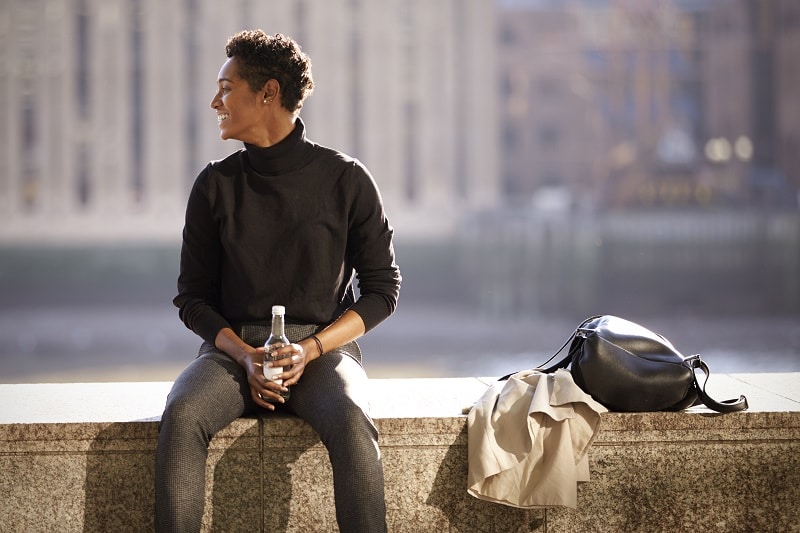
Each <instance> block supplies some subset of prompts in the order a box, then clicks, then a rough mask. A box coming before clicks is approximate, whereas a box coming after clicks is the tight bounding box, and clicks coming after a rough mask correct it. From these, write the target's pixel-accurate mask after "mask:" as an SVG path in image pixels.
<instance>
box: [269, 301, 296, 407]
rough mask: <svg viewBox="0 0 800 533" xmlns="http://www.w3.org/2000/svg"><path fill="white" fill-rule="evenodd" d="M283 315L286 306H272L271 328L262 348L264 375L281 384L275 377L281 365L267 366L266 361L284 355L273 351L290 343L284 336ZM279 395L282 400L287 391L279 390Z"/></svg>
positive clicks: (280, 369)
mask: <svg viewBox="0 0 800 533" xmlns="http://www.w3.org/2000/svg"><path fill="white" fill-rule="evenodd" d="M285 315H286V308H285V307H284V306H282V305H273V306H272V330H271V331H270V334H269V338H268V339H267V342H265V343H264V350H265V351H266V353H265V354H264V377H265V378H267V379H268V380H270V381H274V382H275V383H277V384H278V385H281V384H282V383H283V380H281V379H275V376H277V375H278V374H280V373H281V372H283V367H281V366H277V367H268V366H267V363H268V362H270V361H277V360H278V359H282V358H284V357H285V356H283V355H275V351H276V350H277V349H278V348H282V347H284V346H286V345H287V344H290V343H289V339H288V338H287V337H286V333H285V332H284V325H283V319H284V316H285ZM280 395H281V396H282V397H283V399H284V400H288V399H289V391H286V392H281V393H280Z"/></svg>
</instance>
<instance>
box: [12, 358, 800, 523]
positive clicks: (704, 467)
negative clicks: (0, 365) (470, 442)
mask: <svg viewBox="0 0 800 533" xmlns="http://www.w3.org/2000/svg"><path fill="white" fill-rule="evenodd" d="M491 380H492V378H456V379H398V380H391V379H381V380H372V382H371V384H372V387H373V398H374V403H373V409H372V414H373V417H374V418H375V420H376V424H377V425H378V429H379V430H380V432H381V446H382V452H383V454H384V469H385V475H386V498H387V506H388V521H389V527H390V531H393V532H414V533H417V532H425V531H436V532H440V531H462V532H475V531H497V532H512V531H513V532H534V531H536V532H556V531H559V532H561V531H564V532H566V531H569V532H576V531H682V530H706V531H726V532H728V531H798V530H800V526H798V524H800V507H798V506H797V503H796V502H798V501H800V374H797V373H794V374H749V375H739V374H737V375H715V376H713V377H712V378H711V381H710V383H709V392H710V393H711V394H712V396H714V397H719V398H728V397H733V396H736V395H738V394H746V395H747V396H748V399H749V401H750V410H749V411H747V412H744V413H736V414H730V415H717V414H714V413H712V412H710V411H708V410H705V409H690V410H687V411H684V412H680V413H636V414H630V413H629V414H625V413H609V414H607V415H605V416H604V417H603V426H602V430H601V433H600V434H599V435H598V438H597V439H596V441H595V443H594V445H593V447H592V449H591V451H590V467H591V476H592V479H591V481H590V482H588V483H586V484H582V485H581V486H580V488H579V495H578V508H577V509H574V510H572V509H562V508H556V509H537V510H519V509H514V508H510V507H504V506H501V505H498V504H493V503H489V502H483V501H480V500H477V499H475V498H472V497H471V496H469V495H467V494H466V487H465V485H466V475H467V434H466V417H465V416H464V415H463V414H461V413H462V409H463V408H464V407H467V406H469V405H471V404H472V403H473V402H474V401H475V400H477V398H479V397H480V395H481V394H482V393H483V391H484V390H485V388H486V386H487V384H488V383H489V382H490V381H491ZM170 386H171V384H170V383H85V384H36V385H0V517H2V525H0V530H3V531H26V532H28V531H152V508H153V489H152V485H153V474H154V472H153V470H154V465H153V463H154V458H153V456H154V451H155V441H156V434H157V422H158V417H159V416H160V414H161V411H162V409H163V405H164V398H165V397H166V394H167V392H168V390H169V387H170ZM206 491H207V496H206V497H207V505H206V517H205V524H206V528H205V529H206V531H226V532H230V531H245V530H247V531H253V530H260V531H297V532H308V531H335V530H336V527H335V518H334V511H333V488H332V482H331V473H330V464H329V462H328V459H327V453H326V451H325V448H324V447H323V446H322V445H321V444H320V442H319V439H318V438H317V436H316V434H315V433H314V432H313V430H311V429H310V428H309V427H308V426H307V425H306V424H304V423H303V422H301V421H300V420H299V419H297V418H293V417H288V416H272V415H266V416H264V417H261V418H249V419H239V420H237V421H236V422H234V423H233V424H231V426H229V427H228V428H226V429H225V430H223V431H221V432H220V433H219V434H217V436H216V437H215V438H214V439H213V441H212V444H211V447H210V450H209V458H208V475H207V480H206Z"/></svg>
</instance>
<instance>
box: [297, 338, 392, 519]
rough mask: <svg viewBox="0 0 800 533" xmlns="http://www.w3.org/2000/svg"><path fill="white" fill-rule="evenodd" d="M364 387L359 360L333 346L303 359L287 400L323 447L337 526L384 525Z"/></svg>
mask: <svg viewBox="0 0 800 533" xmlns="http://www.w3.org/2000/svg"><path fill="white" fill-rule="evenodd" d="M367 393H368V389H367V375H366V374H365V373H364V369H363V368H362V367H361V365H360V364H358V363H357V362H356V361H355V360H354V359H353V358H351V357H350V356H348V355H346V354H345V353H344V352H343V351H341V350H334V351H333V352H330V353H326V354H325V355H323V356H322V357H319V358H318V359H315V360H314V361H312V362H311V363H309V364H308V366H307V367H306V369H305V371H304V372H303V376H302V377H301V378H300V382H299V383H297V384H296V385H294V386H293V387H292V395H291V399H290V400H289V402H288V406H289V407H290V408H291V409H292V410H293V411H294V412H295V413H297V415H298V416H300V417H301V418H302V419H304V420H305V421H306V422H308V423H309V424H310V425H311V426H312V427H313V428H314V429H315V430H316V431H317V433H318V434H319V436H320V438H321V439H322V442H323V443H324V444H325V446H326V447H327V449H328V455H329V457H330V461H331V466H332V467H333V484H334V491H335V497H336V520H337V522H338V523H339V529H340V530H341V531H342V532H350V531H359V532H369V533H372V532H384V531H386V503H385V500H384V489H383V465H382V462H381V455H380V450H379V449H378V431H377V429H376V428H375V425H374V424H373V423H372V419H371V418H370V417H369V415H368V414H367V412H368V409H369V402H368V398H367Z"/></svg>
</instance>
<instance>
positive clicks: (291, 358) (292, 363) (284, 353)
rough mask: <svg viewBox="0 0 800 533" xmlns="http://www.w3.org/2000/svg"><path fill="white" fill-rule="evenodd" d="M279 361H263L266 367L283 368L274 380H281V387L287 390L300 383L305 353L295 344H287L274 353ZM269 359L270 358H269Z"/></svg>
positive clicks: (304, 367)
mask: <svg viewBox="0 0 800 533" xmlns="http://www.w3.org/2000/svg"><path fill="white" fill-rule="evenodd" d="M274 353H275V354H277V355H278V356H279V357H280V359H277V360H274V361H272V360H270V361H265V362H264V364H266V365H267V366H268V367H271V368H275V367H283V372H281V373H280V374H276V375H275V377H274V379H275V380H283V387H284V388H288V387H291V386H292V385H294V384H295V383H297V382H298V381H300V376H302V375H303V371H304V370H305V369H306V363H307V362H308V361H307V352H306V350H305V348H303V346H301V345H300V344H297V343H292V344H287V345H286V346H283V347H281V348H278V349H277V350H275V352H274ZM270 359H271V358H270Z"/></svg>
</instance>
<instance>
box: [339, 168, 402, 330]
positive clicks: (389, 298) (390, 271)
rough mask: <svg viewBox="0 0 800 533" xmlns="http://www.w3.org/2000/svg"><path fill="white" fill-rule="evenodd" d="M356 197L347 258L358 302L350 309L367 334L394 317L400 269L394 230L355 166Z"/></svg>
mask: <svg viewBox="0 0 800 533" xmlns="http://www.w3.org/2000/svg"><path fill="white" fill-rule="evenodd" d="M353 172H354V177H355V195H354V198H353V203H352V205H351V207H350V225H349V228H348V255H349V257H350V258H351V261H352V263H353V268H354V269H355V271H356V276H357V280H358V289H359V294H360V296H359V298H358V300H356V302H355V303H354V304H353V306H352V307H351V309H352V310H353V311H355V312H356V313H358V314H359V316H361V319H362V320H363V321H364V326H365V327H366V331H370V330H371V329H373V328H374V327H375V326H377V325H378V324H379V323H381V322H382V321H383V320H385V319H386V318H388V317H389V316H390V315H391V314H392V313H394V311H395V309H396V308H397V299H398V296H399V293H400V283H401V281H402V278H401V276H400V269H399V268H398V266H397V264H396V263H395V254H394V245H393V242H392V238H393V234H394V230H393V229H392V227H391V225H390V224H389V221H388V220H387V218H386V214H385V212H384V207H383V200H382V198H381V195H380V192H379V191H378V187H377V185H376V183H375V181H374V179H373V178H372V175H371V174H370V173H369V171H368V170H367V169H366V167H364V166H363V165H361V164H360V163H359V162H358V161H356V162H354V168H353Z"/></svg>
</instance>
